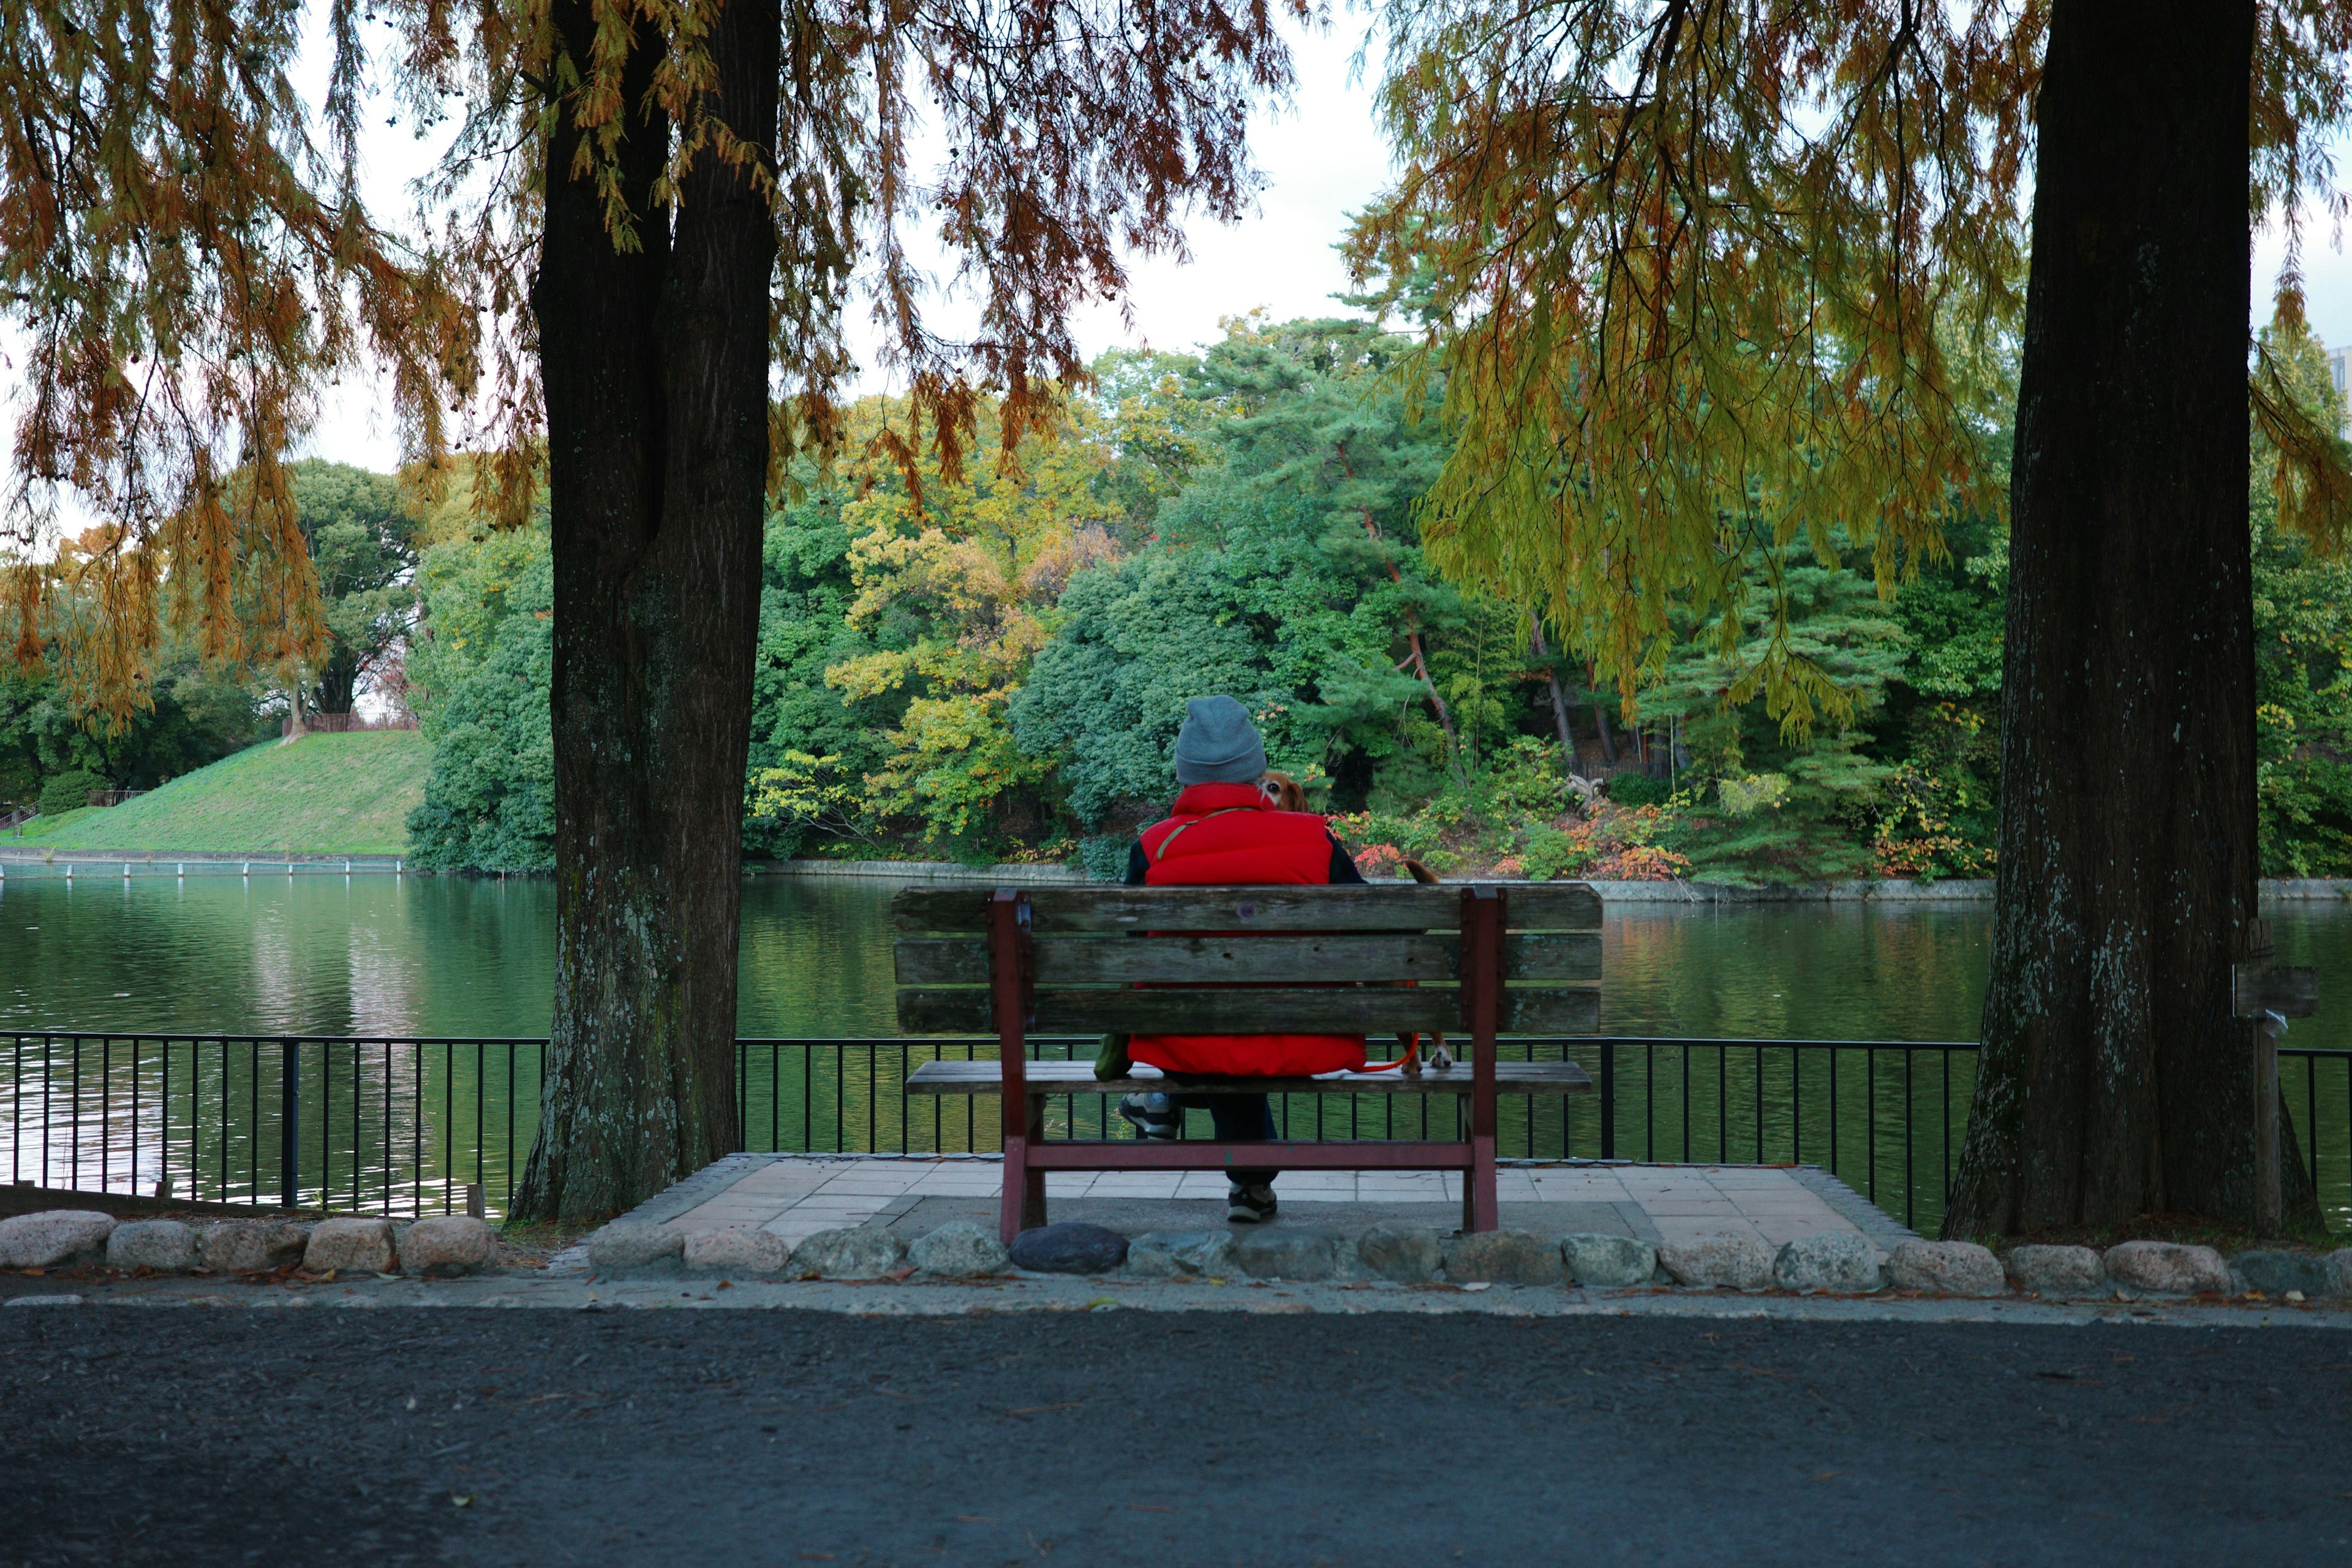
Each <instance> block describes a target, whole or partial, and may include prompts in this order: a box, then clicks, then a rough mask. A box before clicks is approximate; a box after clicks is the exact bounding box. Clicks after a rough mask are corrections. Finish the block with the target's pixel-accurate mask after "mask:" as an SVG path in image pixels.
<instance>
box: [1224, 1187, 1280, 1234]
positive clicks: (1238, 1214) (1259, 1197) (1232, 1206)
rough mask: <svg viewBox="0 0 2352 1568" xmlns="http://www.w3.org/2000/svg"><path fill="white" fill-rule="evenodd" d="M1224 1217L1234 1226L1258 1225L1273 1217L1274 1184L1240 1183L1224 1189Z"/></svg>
mask: <svg viewBox="0 0 2352 1568" xmlns="http://www.w3.org/2000/svg"><path fill="white" fill-rule="evenodd" d="M1225 1217H1226V1218H1227V1219H1229V1220H1231V1221H1232V1222H1233V1223H1234V1224H1235V1225H1258V1224H1261V1223H1263V1222H1264V1221H1266V1220H1270V1219H1272V1218H1273V1217H1274V1184H1272V1183H1271V1182H1251V1183H1249V1184H1247V1185H1244V1184H1242V1183H1240V1182H1235V1183H1234V1184H1231V1185H1230V1186H1228V1187H1227V1188H1226V1189H1225Z"/></svg>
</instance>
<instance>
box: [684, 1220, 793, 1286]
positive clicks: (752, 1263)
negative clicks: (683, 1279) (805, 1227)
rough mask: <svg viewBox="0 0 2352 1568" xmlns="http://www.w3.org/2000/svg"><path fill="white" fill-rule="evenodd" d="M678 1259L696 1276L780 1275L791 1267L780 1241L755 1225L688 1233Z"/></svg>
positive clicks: (790, 1256)
mask: <svg viewBox="0 0 2352 1568" xmlns="http://www.w3.org/2000/svg"><path fill="white" fill-rule="evenodd" d="M679 1256H680V1258H681V1259H682V1260H683V1261H684V1262H685V1264H686V1267H687V1268H688V1270H690V1271H691V1272H693V1273H696V1274H782V1272H783V1271H784V1270H785V1269H787V1268H791V1267H792V1263H793V1249H792V1247H790V1246H788V1245H787V1244H786V1243H785V1241H784V1238H783V1237H781V1236H778V1235H777V1234H776V1233H775V1232H774V1231H772V1230H761V1228H760V1227H759V1226H756V1225H726V1226H718V1227H717V1228H715V1229H711V1230H690V1231H688V1232H687V1233H686V1242H685V1245H684V1246H683V1247H681V1248H680V1249H679Z"/></svg>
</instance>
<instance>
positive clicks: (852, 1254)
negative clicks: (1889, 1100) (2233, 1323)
mask: <svg viewBox="0 0 2352 1568" xmlns="http://www.w3.org/2000/svg"><path fill="white" fill-rule="evenodd" d="M498 1257H499V1249H498V1237H497V1235H496V1233H495V1232H493V1231H492V1230H491V1229H490V1227H489V1226H488V1224H486V1223H485V1222H484V1221H481V1220H478V1219H472V1218H468V1217H467V1216H466V1215H436V1216H435V1217H433V1218H430V1219H421V1220H418V1221H416V1222H415V1223H414V1224H408V1225H402V1224H396V1223H394V1222H393V1221H390V1220H383V1219H370V1218H358V1217H354V1218H345V1219H329V1220H321V1221H319V1222H317V1223H316V1224H313V1225H299V1224H295V1223H293V1222H291V1221H288V1220H277V1219H234V1220H223V1221H220V1222H218V1223H217V1224H213V1225H190V1224H187V1223H185V1222H184V1221H181V1220H176V1219H146V1220H131V1221H128V1222H118V1221H117V1220H115V1219H114V1218H113V1217H112V1216H111V1215H104V1214H100V1213H96V1212H94V1211H91V1210H87V1209H50V1210H47V1211H44V1212H42V1213H39V1214H30V1215H16V1217H14V1218H11V1219H6V1220H0V1269H16V1270H23V1271H28V1272H35V1273H47V1271H49V1270H51V1269H58V1268H77V1267H83V1268H86V1267H91V1266H99V1267H103V1268H109V1269H112V1270H116V1271H119V1272H122V1273H130V1274H196V1273H204V1274H214V1275H223V1276H266V1275H277V1276H280V1277H282V1276H283V1275H284V1274H285V1273H287V1272H289V1271H292V1270H296V1269H299V1270H301V1271H302V1272H303V1273H304V1274H305V1275H307V1276H310V1277H313V1278H324V1277H333V1276H338V1275H341V1276H344V1277H351V1276H365V1275H375V1276H382V1277H390V1276H393V1275H395V1274H405V1275H409V1276H412V1277H419V1278H425V1279H436V1278H448V1277H452V1276H457V1275H467V1274H479V1273H484V1272H487V1271H489V1270H491V1269H494V1268H496V1267H497V1264H498ZM588 1261H589V1266H590V1268H592V1269H593V1270H594V1272H595V1273H597V1274H601V1275H604V1276H607V1277H612V1278H617V1279H643V1278H664V1277H673V1276H679V1275H713V1276H715V1275H725V1276H729V1277H730V1278H733V1279H744V1280H750V1279H911V1278H913V1277H915V1276H917V1275H921V1276H923V1277H924V1278H927V1279H974V1278H981V1277H984V1276H987V1275H992V1274H1003V1273H1007V1272H1010V1271H1013V1270H1021V1271H1025V1272H1030V1273H1039V1274H1084V1275H1110V1274H1120V1275H1124V1276H1125V1277H1127V1278H1129V1279H1224V1278H1233V1277H1243V1278H1249V1279H1287V1280H1300V1281H1314V1280H1331V1281H1337V1282H1349V1281H1367V1282H1370V1281H1378V1280H1387V1281H1390V1282H1392V1283H1396V1284H1405V1285H1414V1284H1431V1283H1439V1282H1443V1283H1447V1284H1452V1285H1455V1286H1458V1287H1461V1288H1463V1289H1474V1290H1475V1289H1484V1288H1486V1287H1487V1286H1490V1285H1518V1286H1555V1287H1561V1288H1570V1289H1660V1288H1669V1289H1670V1288H1677V1287H1679V1288H1682V1289H1705V1290H1720V1289H1731V1290H1777V1291H1783V1292H1791V1293H1796V1294H1811V1293H1815V1292H1822V1293H1827V1294H1832V1295H1850V1296H1865V1295H1872V1294H1875V1293H1877V1292H1879V1291H1882V1290H1890V1289H1891V1290H1895V1291H1899V1292H1906V1293H1912V1294H1919V1295H1931V1296H1963V1297H1994V1296H2004V1295H2010V1294H2012V1293H2016V1294H2022V1295H2029V1296H2037V1297H2041V1298H2042V1299H2045V1300H2115V1299H2117V1298H2119V1297H2120V1298H2123V1299H2126V1300H2137V1299H2140V1298H2166V1297H2210V1298H2233V1297H2234V1298H2252V1299H2255V1300H2278V1301H2284V1302H2287V1303H2294V1302H2300V1301H2318V1300H2346V1299H2352V1247H2347V1248H2344V1249H2342V1250H2339V1251H2336V1252H2330V1253H2306V1252H2287V1251H2251V1252H2241V1253H2238V1254H2237V1255H2235V1256H2234V1257H2231V1258H2223V1257H2222V1256H2221V1254H2220V1253H2219V1252H2217V1251H2215V1250H2214V1249H2213V1248H2211V1247H2189V1246H2184V1245H2180V1244H2179V1243H2174V1242H2163V1241H2127V1242H2124V1243H2122V1244H2120V1245H2119V1246H2116V1247H2109V1248H2107V1249H2106V1251H2105V1253H2104V1254H2102V1253H2100V1252H2097V1251H2095V1250H2093V1249H2092V1248H2090V1247H2018V1248H2016V1249H2015V1250H2013V1251H2011V1253H2010V1254H2009V1255H2008V1257H2007V1258H2000V1257H1996V1256H1995V1255H1994V1254H1993V1253H1992V1252H1990V1250H1988V1249H1987V1248H1985V1247H1979V1246H1977V1245H1975V1244H1974V1243H1972V1242H1965V1241H1916V1240H1913V1241H1904V1242H1899V1243H1897V1244H1896V1245H1895V1247H1894V1248H1893V1249H1892V1250H1891V1251H1890V1250H1885V1249H1882V1248H1881V1247H1878V1246H1877V1245H1875V1244H1874V1242H1872V1241H1871V1240H1870V1238H1869V1237H1864V1236H1860V1235H1856V1234H1852V1233H1844V1232H1824V1233H1822V1234H1818V1235H1812V1236H1805V1237H1799V1238H1797V1239H1796V1240H1794V1241H1791V1242H1790V1243H1788V1244H1787V1245H1786V1246H1784V1247H1780V1248H1778V1249H1777V1250H1776V1249H1775V1248H1773V1247H1769V1246H1767V1245H1766V1244H1765V1243H1764V1242H1762V1241H1759V1240H1758V1239H1757V1238H1756V1237H1755V1235H1754V1234H1753V1233H1752V1232H1749V1233H1742V1234H1736V1235H1735V1234H1726V1235H1721V1236H1699V1237H1691V1238H1688V1239H1685V1240H1680V1241H1670V1242H1667V1243H1664V1245H1661V1246H1652V1245H1651V1244H1650V1243H1648V1242H1645V1241H1640V1240H1637V1239H1635V1238H1633V1237H1624V1236H1605V1235H1597V1234H1596V1235H1579V1236H1569V1237H1541V1236H1536V1235H1533V1234H1530V1233H1528V1232H1526V1231H1512V1230H1498V1231H1489V1232H1486V1233H1485V1234H1482V1235H1475V1236H1462V1235H1444V1234H1441V1233H1440V1232H1439V1231H1437V1230H1436V1229H1435V1228H1434V1227H1432V1226H1414V1225H1394V1224H1383V1225H1376V1226H1371V1227H1370V1229H1367V1230H1364V1231H1362V1232H1360V1233H1359V1234H1356V1235H1352V1236H1351V1235H1345V1234H1341V1233H1339V1232H1336V1231H1331V1230H1324V1229H1319V1228H1317V1227H1313V1226H1268V1227H1266V1228H1264V1229H1250V1230H1230V1229H1228V1230H1209V1231H1186V1232H1151V1233H1148V1234H1146V1235H1142V1236H1138V1237H1131V1238H1130V1237H1126V1236H1122V1235H1120V1234H1119V1233H1118V1232H1117V1231H1113V1230H1107V1229H1105V1228H1103V1227H1102V1226H1094V1225H1087V1224H1083V1223H1073V1224H1061V1225H1049V1226H1039V1227H1037V1228H1036V1229H1034V1230H1027V1231H1024V1232H1022V1233H1021V1235H1020V1236H1019V1237H1015V1238H1014V1240H1013V1246H1012V1247H1009V1248H1008V1247H1005V1246H1003V1244H1002V1243H1001V1242H999V1241H998V1240H997V1238H996V1237H995V1236H994V1234H993V1233H992V1232H991V1231H989V1230H988V1229H986V1228H985V1227H983V1226H979V1225H975V1224H973V1223H971V1221H968V1220H957V1221H953V1222H951V1223H950V1224H947V1225H944V1226H940V1227H939V1228H938V1229H937V1230H934V1231H931V1232H929V1234H928V1235H925V1236H922V1237H918V1238H917V1239H916V1240H915V1241H913V1242H912V1243H908V1241H906V1240H905V1239H903V1238H902V1237H898V1236H897V1235H896V1234H894V1233H892V1232H891V1231H888V1230H886V1229H883V1228H881V1227H879V1226H851V1227H845V1228H841V1229H836V1230H826V1231H820V1232H818V1233H817V1234H816V1235H814V1236H812V1237H808V1238H807V1239H806V1240H804V1241H803V1242H802V1243H801V1244H800V1245H799V1246H797V1247H791V1246H787V1245H786V1243H785V1242H784V1240H783V1238H782V1237H779V1236H776V1235H775V1234H773V1233H772V1232H770V1231H766V1230H762V1229H759V1228H756V1227H753V1226H730V1227H725V1228H720V1229H715V1230H703V1231H684V1230H679V1229H676V1228H674V1227H672V1226H664V1225H649V1224H646V1223H644V1222H642V1221H619V1222H615V1223H614V1224H612V1225H608V1226H605V1227H604V1229H602V1230H600V1231H598V1232H597V1233H596V1234H595V1235H594V1236H593V1237H590V1238H589V1243H588Z"/></svg>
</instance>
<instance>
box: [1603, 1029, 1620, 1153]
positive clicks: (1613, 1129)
mask: <svg viewBox="0 0 2352 1568" xmlns="http://www.w3.org/2000/svg"><path fill="white" fill-rule="evenodd" d="M1616 1157H1617V1042H1616V1041H1614V1040H1603V1041H1601V1158H1602V1159H1604V1160H1614V1159H1615V1158H1616Z"/></svg>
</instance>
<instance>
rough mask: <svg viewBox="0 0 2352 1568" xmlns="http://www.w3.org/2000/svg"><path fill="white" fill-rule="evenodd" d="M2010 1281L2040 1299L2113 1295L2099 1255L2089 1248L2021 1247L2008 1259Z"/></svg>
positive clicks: (2014, 1248)
mask: <svg viewBox="0 0 2352 1568" xmlns="http://www.w3.org/2000/svg"><path fill="white" fill-rule="evenodd" d="M2006 1266H2007V1268H2008V1270H2009V1278H2010V1282H2011V1284H2014V1285H2015V1286H2016V1287H2017V1288H2018V1289H2021V1290H2024V1291H2028V1292H2030V1293H2032V1294H2033V1295H2036V1296H2105V1295H2111V1294H2113V1291H2112V1289H2111V1288H2110V1287H2109V1285H2108V1283H2107V1271H2106V1269H2105V1268H2103V1267H2101V1265H2100V1263H2099V1255H2098V1254H2097V1253H2095V1252H2094V1251H2092V1250H2091V1249H2090V1248H2089V1247H2040V1246H2036V1247H2012V1248H2011V1250H2010V1254H2009V1257H2008V1258H2007V1260H2006Z"/></svg>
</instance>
